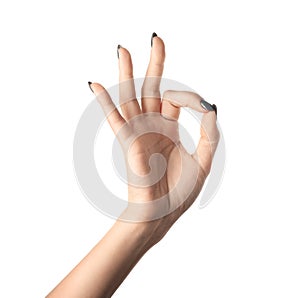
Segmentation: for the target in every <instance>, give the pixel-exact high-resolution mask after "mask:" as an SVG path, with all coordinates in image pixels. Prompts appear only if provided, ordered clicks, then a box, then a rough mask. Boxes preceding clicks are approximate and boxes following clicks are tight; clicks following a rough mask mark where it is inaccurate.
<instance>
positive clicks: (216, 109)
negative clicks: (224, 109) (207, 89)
mask: <svg viewBox="0 0 300 298" xmlns="http://www.w3.org/2000/svg"><path fill="white" fill-rule="evenodd" d="M212 107H213V108H214V110H215V113H216V115H218V108H217V106H216V105H215V104H213V105H212Z"/></svg>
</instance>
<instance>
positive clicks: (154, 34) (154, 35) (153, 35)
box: [151, 32, 157, 48]
mask: <svg viewBox="0 0 300 298" xmlns="http://www.w3.org/2000/svg"><path fill="white" fill-rule="evenodd" d="M156 36H157V34H156V33H155V32H153V33H152V36H151V48H152V45H153V38H154V37H156Z"/></svg>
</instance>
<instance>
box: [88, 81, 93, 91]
mask: <svg viewBox="0 0 300 298" xmlns="http://www.w3.org/2000/svg"><path fill="white" fill-rule="evenodd" d="M88 84H89V87H90V89H91V91H92V92H93V93H94V91H93V89H92V87H91V85H92V84H93V83H92V82H88Z"/></svg>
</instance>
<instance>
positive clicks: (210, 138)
mask: <svg viewBox="0 0 300 298" xmlns="http://www.w3.org/2000/svg"><path fill="white" fill-rule="evenodd" d="M216 109H217V107H216V106H215V110H216ZM216 120H217V115H216V113H215V112H214V111H211V112H208V113H205V114H203V118H202V121H201V128H200V140H199V143H198V146H197V149H196V151H195V152H194V154H193V155H194V157H195V158H196V159H197V160H198V161H199V164H200V166H201V167H202V169H203V170H204V172H205V174H206V175H208V174H209V172H210V168H211V164H212V161H213V157H214V154H215V152H216V149H217V146H218V142H219V139H220V133H219V130H218V127H217V122H216Z"/></svg>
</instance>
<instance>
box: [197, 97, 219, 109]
mask: <svg viewBox="0 0 300 298" xmlns="http://www.w3.org/2000/svg"><path fill="white" fill-rule="evenodd" d="M200 105H201V107H202V108H203V109H205V110H206V111H215V109H214V107H213V106H212V105H211V104H210V103H208V102H207V101H206V100H204V99H202V100H201V102H200Z"/></svg>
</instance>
